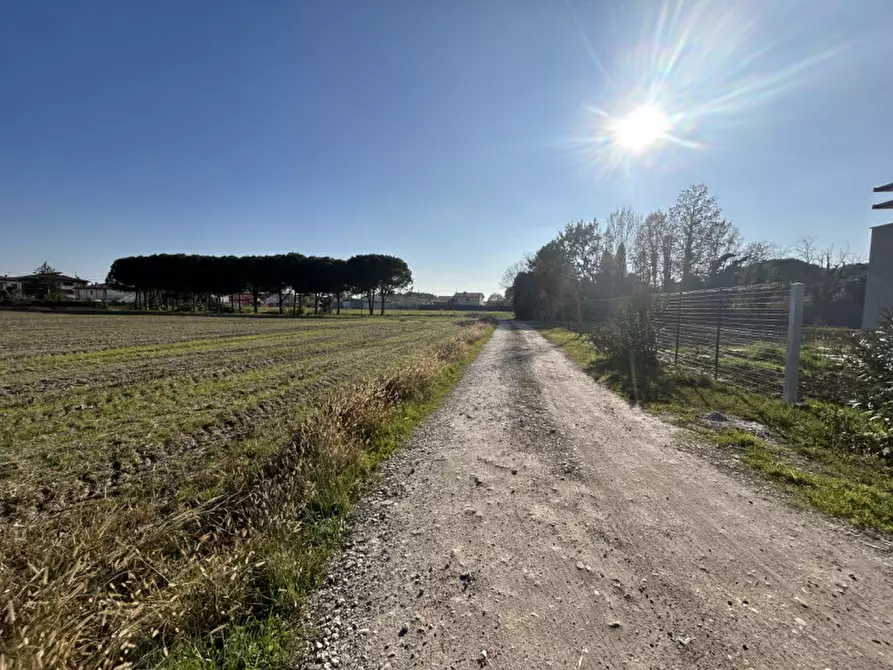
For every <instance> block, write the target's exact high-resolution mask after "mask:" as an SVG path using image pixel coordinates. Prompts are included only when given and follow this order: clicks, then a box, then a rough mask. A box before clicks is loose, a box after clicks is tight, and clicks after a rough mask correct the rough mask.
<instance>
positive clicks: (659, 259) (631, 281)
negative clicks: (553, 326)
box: [502, 184, 864, 322]
mask: <svg viewBox="0 0 893 670" xmlns="http://www.w3.org/2000/svg"><path fill="white" fill-rule="evenodd" d="M795 252H796V253H797V254H798V255H800V256H801V257H803V258H802V264H803V265H808V266H809V267H810V268H813V267H814V269H815V270H817V271H818V273H819V281H816V282H815V285H814V287H812V288H811V293H814V294H815V295H814V296H813V297H814V301H815V302H816V304H818V303H819V302H821V304H822V305H825V306H826V307H827V306H828V305H831V303H833V302H834V301H835V300H838V299H840V300H846V301H847V302H848V303H849V302H852V303H854V304H855V303H856V302H857V301H858V303H859V306H861V301H860V298H859V295H860V293H859V291H860V290H864V269H863V272H862V280H861V281H862V283H861V284H859V278H858V270H857V272H855V273H854V272H852V271H851V270H852V268H859V267H861V266H859V265H858V264H854V262H853V261H854V260H855V259H854V258H853V257H852V255H851V254H849V252H848V251H846V250H838V251H837V252H836V254H835V251H834V249H833V248H830V249H829V250H827V251H826V252H818V251H817V250H816V248H815V240H814V239H812V238H809V239H805V240H801V241H800V242H798V243H797V245H796V247H795ZM783 253H784V251H783V250H781V249H779V248H778V247H776V246H775V245H773V244H771V243H769V242H765V241H759V242H750V243H746V244H745V242H744V240H743V237H742V235H741V232H740V230H739V229H738V227H737V226H736V225H735V224H733V223H732V222H731V221H729V220H728V219H726V218H725V217H723V215H722V208H721V207H720V205H719V202H718V201H717V198H716V197H715V196H714V195H712V194H711V193H710V191H709V189H708V188H707V186H706V185H705V184H695V185H692V186H689V187H688V188H686V189H685V190H683V191H682V192H681V193H680V194H679V196H678V198H677V199H676V202H675V204H674V205H673V206H672V207H670V208H668V209H667V210H666V211H662V210H658V211H654V212H651V213H650V214H648V215H647V216H642V215H640V214H638V213H636V212H634V211H633V210H632V209H630V208H622V209H618V210H615V211H613V212H612V213H611V214H610V215H609V216H608V218H607V220H606V221H605V223H604V225H602V223H601V222H599V221H598V220H597V219H593V220H592V221H575V222H571V223H568V224H567V225H565V226H564V228H563V229H562V230H560V231H559V233H558V235H557V236H556V237H555V238H554V239H552V240H550V241H549V242H547V243H546V244H544V245H543V246H542V247H541V248H540V249H539V250H537V252H536V253H535V254H532V255H528V256H527V257H525V258H524V259H522V260H521V261H518V262H517V263H515V264H513V265H512V266H511V267H509V268H508V270H506V272H505V274H504V275H503V282H502V283H503V288H504V289H505V291H506V299H507V300H510V301H511V303H512V305H513V307H514V310H515V314H516V315H517V316H518V317H519V318H523V319H545V320H562V321H564V320H572V319H576V320H577V321H578V322H581V321H582V319H583V314H584V313H586V312H587V307H588V305H589V304H591V303H593V302H594V301H598V300H603V299H605V298H613V297H618V296H624V295H629V294H631V293H632V292H633V291H634V290H635V289H636V288H637V287H643V286H644V287H648V288H650V289H653V290H663V291H671V290H694V289H699V288H713V287H720V286H737V285H740V284H752V283H762V282H766V281H775V280H784V281H803V280H804V279H800V278H798V277H788V276H778V274H777V270H778V268H779V267H780V266H777V265H775V263H776V262H782V261H776V259H779V258H780V256H781V255H782V254H783ZM806 256H809V257H808V258H806ZM832 256H833V259H832ZM816 260H818V261H819V262H820V263H824V264H825V265H824V267H822V266H820V265H815V266H813V264H814V263H815V262H816ZM796 262H798V261H795V263H796ZM784 269H785V270H786V271H787V272H790V270H791V268H790V267H787V268H784ZM796 270H803V268H799V269H795V271H796ZM807 274H808V273H807ZM860 287H861V288H860ZM828 309H830V308H828ZM849 311H852V310H849ZM817 318H818V319H820V318H821V314H819V315H818V317H817Z"/></svg>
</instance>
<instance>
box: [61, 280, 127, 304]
mask: <svg viewBox="0 0 893 670" xmlns="http://www.w3.org/2000/svg"><path fill="white" fill-rule="evenodd" d="M74 299H75V300H83V301H89V300H94V301H96V302H123V303H130V302H134V301H135V299H136V294H135V293H134V292H133V291H119V290H118V289H115V288H111V287H109V285H108V284H87V285H86V286H77V287H75V289H74Z"/></svg>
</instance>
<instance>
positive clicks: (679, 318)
mask: <svg viewBox="0 0 893 670" xmlns="http://www.w3.org/2000/svg"><path fill="white" fill-rule="evenodd" d="M680 328H682V284H681V282H680V284H679V295H678V296H676V352H675V353H674V354H673V365H679V330H680Z"/></svg>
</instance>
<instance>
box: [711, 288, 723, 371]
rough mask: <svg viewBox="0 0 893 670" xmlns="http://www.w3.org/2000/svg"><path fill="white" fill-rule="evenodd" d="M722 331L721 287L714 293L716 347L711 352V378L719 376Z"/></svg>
mask: <svg viewBox="0 0 893 670" xmlns="http://www.w3.org/2000/svg"><path fill="white" fill-rule="evenodd" d="M721 332H722V289H719V292H717V294H716V349H715V350H714V353H713V378H714V379H718V378H719V336H720V333H721Z"/></svg>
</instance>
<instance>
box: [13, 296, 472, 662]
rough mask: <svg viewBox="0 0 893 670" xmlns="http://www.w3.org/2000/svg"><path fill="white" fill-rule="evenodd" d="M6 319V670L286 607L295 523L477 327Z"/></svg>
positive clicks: (337, 492)
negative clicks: (8, 666) (9, 667)
mask: <svg viewBox="0 0 893 670" xmlns="http://www.w3.org/2000/svg"><path fill="white" fill-rule="evenodd" d="M0 326H2V327H0V332H2V333H4V335H3V336H0V339H2V340H3V344H4V345H6V346H5V348H3V349H2V351H4V354H3V355H2V356H0V415H2V417H3V420H2V424H0V480H2V489H0V537H2V544H0V593H2V602H0V605H2V606H3V611H4V615H5V618H4V621H3V623H2V627H0V630H2V635H0V654H2V655H0V666H2V665H3V664H4V663H6V664H8V665H10V666H11V667H67V666H74V665H80V664H83V665H86V666H89V667H115V666H118V665H120V664H122V663H124V664H127V663H132V662H138V661H140V660H143V661H144V662H151V663H158V662H161V661H162V660H163V659H165V658H166V657H167V655H168V654H169V653H171V652H176V651H177V647H178V645H180V646H182V644H181V642H182V640H184V639H203V640H208V639H211V638H213V637H214V635H211V638H208V637H207V636H208V634H209V632H212V631H213V633H217V634H219V633H221V632H222V631H226V629H227V628H233V627H237V626H239V625H241V623H243V622H245V621H248V620H251V619H252V618H256V617H261V618H262V617H263V616H264V613H269V612H271V611H277V612H278V611H287V610H288V609H289V607H297V606H298V605H299V602H300V600H301V598H302V594H303V593H305V592H306V589H307V588H309V585H310V582H312V580H313V579H314V578H315V575H316V574H317V573H318V568H319V564H320V562H322V561H324V560H325V556H326V555H327V553H326V550H325V546H324V545H325V542H322V543H321V542H320V540H319V538H318V537H317V536H318V534H319V533H318V529H317V530H315V531H314V532H313V533H308V532H305V528H306V527H308V525H313V524H317V525H318V522H319V521H320V520H322V521H323V522H324V520H325V519H326V518H337V517H338V516H339V514H341V513H342V512H343V511H344V509H345V508H346V506H349V502H350V499H351V496H352V495H353V493H354V491H355V488H356V486H357V485H358V482H359V481H361V479H362V476H363V472H365V471H367V470H368V468H369V467H371V466H372V465H373V464H374V462H375V461H376V454H375V451H376V449H378V448H379V447H380V445H381V444H383V442H382V438H383V437H387V435H389V434H391V433H392V432H393V426H394V425H395V424H394V422H395V421H396V422H397V424H398V425H399V423H400V420H401V415H400V408H401V407H402V406H403V405H404V403H406V402H417V403H418V402H422V403H424V402H425V401H426V400H427V399H428V397H429V396H430V394H431V393H432V392H433V391H434V389H435V387H436V386H437V384H438V380H439V379H440V377H441V376H442V373H443V371H444V370H445V369H446V368H449V367H450V366H455V365H456V364H457V362H458V361H460V360H462V359H463V357H465V356H467V355H468V352H469V351H470V350H471V348H472V347H473V346H474V344H475V343H476V342H478V341H480V340H481V339H482V338H483V336H484V335H485V334H486V332H487V330H488V328H489V326H488V325H487V324H485V323H483V322H481V321H477V320H471V319H467V318H465V319H463V318H459V319H456V318H430V317H427V318H419V317H404V318H401V317H388V318H370V319H351V320H344V319H340V320H339V319H318V320H301V321H293V320H282V321H280V320H275V319H272V320H271V319H256V320H255V319H209V318H201V317H195V318H189V317H126V316H101V317H91V316H74V315H66V316H59V315H34V314H20V313H0ZM125 343H126V346H125ZM385 442H386V440H385ZM376 445H378V446H376ZM314 538H315V539H314ZM318 545H319V546H318ZM218 638H219V639H222V638H220V636H219V635H218ZM213 646H214V645H212V650H213ZM218 651H219V650H218ZM176 656H177V653H174V656H173V657H176ZM173 657H171V658H173Z"/></svg>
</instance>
